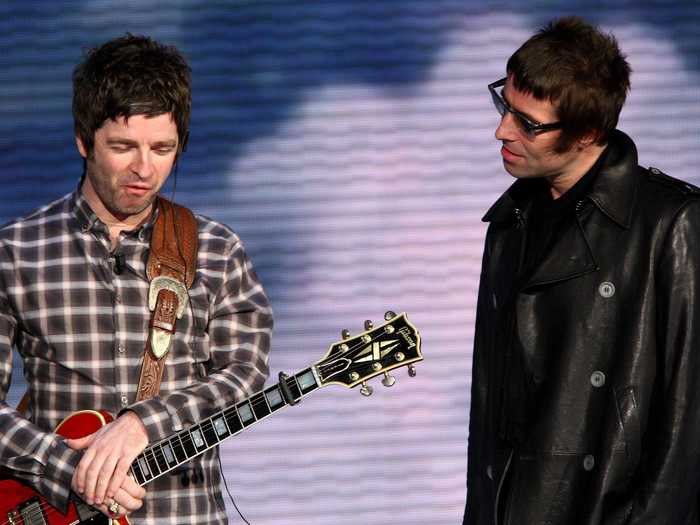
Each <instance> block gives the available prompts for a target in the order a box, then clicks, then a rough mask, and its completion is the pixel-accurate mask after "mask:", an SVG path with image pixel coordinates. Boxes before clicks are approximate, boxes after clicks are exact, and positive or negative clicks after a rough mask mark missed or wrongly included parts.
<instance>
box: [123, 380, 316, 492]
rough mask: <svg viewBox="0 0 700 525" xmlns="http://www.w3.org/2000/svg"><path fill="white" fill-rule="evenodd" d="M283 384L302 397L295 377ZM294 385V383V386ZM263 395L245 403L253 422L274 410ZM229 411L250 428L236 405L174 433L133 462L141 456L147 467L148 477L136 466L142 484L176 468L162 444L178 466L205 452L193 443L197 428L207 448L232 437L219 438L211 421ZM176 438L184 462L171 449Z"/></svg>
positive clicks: (229, 435)
mask: <svg viewBox="0 0 700 525" xmlns="http://www.w3.org/2000/svg"><path fill="white" fill-rule="evenodd" d="M297 375H298V374H297ZM285 383H286V384H287V387H288V388H292V387H294V386H296V388H297V389H298V390H299V393H300V394H301V395H302V396H303V393H302V392H301V388H300V387H299V385H298V381H297V379H296V375H294V376H291V377H289V378H287V379H286V380H285ZM295 383H296V385H295ZM265 394H266V392H265V391H264V390H263V391H261V392H258V393H256V394H254V395H253V396H251V397H250V398H248V399H247V400H246V402H247V403H248V404H250V405H251V408H252V411H253V417H254V419H255V421H254V422H257V421H259V420H260V419H262V417H266V416H268V415H270V414H272V413H273V411H274V410H273V409H272V407H270V406H269V403H268V401H267V400H266V395H265ZM283 406H284V399H283V404H282V405H280V406H279V407H278V408H277V409H279V408H282V407H283ZM261 407H266V408H267V410H268V411H269V412H268V413H267V414H265V415H264V416H262V417H257V415H256V414H255V409H256V408H258V409H259V408H261ZM231 409H233V410H234V411H235V413H236V415H237V416H238V419H239V421H240V423H241V425H242V428H246V427H247V426H250V424H252V423H250V424H249V425H245V424H244V423H243V421H242V420H241V418H240V413H239V411H238V406H237V405H233V406H231V407H229V408H228V409H226V408H225V409H223V410H221V411H219V413H217V414H214V415H213V416H210V417H208V418H207V419H206V420H204V421H203V422H202V423H199V424H198V425H196V426H195V427H191V428H188V429H185V430H183V431H180V432H178V433H176V434H175V436H173V437H171V438H167V439H166V440H163V441H162V442H159V443H154V444H153V445H151V446H150V447H147V448H146V449H145V450H144V451H143V452H141V454H139V455H138V456H137V457H136V459H135V461H134V463H137V464H138V461H139V458H141V456H143V459H144V460H145V461H146V466H147V467H148V472H149V475H146V474H145V473H144V472H143V468H142V467H141V465H140V464H139V465H138V467H139V470H140V471H141V477H142V478H144V482H143V484H145V483H147V482H150V481H152V480H153V479H155V478H157V477H158V476H161V475H162V474H165V473H167V472H169V471H170V470H172V469H173V468H175V467H176V466H177V465H175V466H172V467H171V466H170V463H169V462H168V460H167V458H166V457H165V452H164V451H163V448H162V447H163V443H164V442H166V441H167V442H168V444H170V448H171V450H172V451H173V456H174V457H175V459H176V460H177V461H178V465H180V464H182V463H184V462H186V461H189V460H190V459H192V458H194V457H195V456H197V455H198V454H199V453H203V452H204V451H205V450H206V449H204V450H201V451H200V450H199V448H200V447H198V446H197V445H196V443H195V442H194V437H193V436H192V432H193V431H196V430H197V427H199V428H200V429H201V430H202V438H203V441H204V444H205V445H207V448H211V447H214V446H216V445H218V444H219V443H221V441H223V440H224V439H227V438H229V437H231V436H232V435H234V434H235V433H232V432H230V430H228V429H227V431H228V432H229V434H228V435H227V436H219V435H218V433H217V431H216V428H215V427H214V424H213V420H214V419H216V418H217V417H220V416H219V414H221V415H222V416H221V417H223V418H224V419H226V416H227V415H226V414H225V412H229V411H230V410H231ZM277 409H275V410H277ZM242 428H241V429H242ZM241 429H239V431H240V430H241ZM207 430H211V431H213V433H214V434H215V436H216V439H217V442H216V443H214V444H212V445H209V444H208V443H207V440H206V437H205V435H204V432H205V431H207ZM176 436H177V437H179V438H180V442H181V444H182V448H183V451H184V453H185V454H186V456H188V457H186V458H185V460H184V461H179V460H178V458H177V455H176V453H175V451H174V448H173V446H172V443H171V440H172V439H174V437H176ZM183 437H184V438H185V439H184V440H183ZM185 443H187V444H189V445H191V446H192V447H193V448H194V451H195V452H194V454H190V453H189V452H188V451H187V449H186V447H185ZM156 447H160V453H161V454H162V456H163V459H164V460H165V462H164V463H163V462H162V461H160V460H159V459H158V457H157V452H156V451H155V448H156ZM149 454H150V455H149ZM149 457H150V458H151V459H152V460H153V462H154V463H155V464H156V466H157V468H158V470H159V472H158V473H157V474H155V473H154V469H153V467H152V466H151V465H150V463H149V461H148V459H149ZM163 464H165V468H164V469H163V468H161V466H162V465H163ZM132 466H133V463H132ZM149 478H150V479H149Z"/></svg>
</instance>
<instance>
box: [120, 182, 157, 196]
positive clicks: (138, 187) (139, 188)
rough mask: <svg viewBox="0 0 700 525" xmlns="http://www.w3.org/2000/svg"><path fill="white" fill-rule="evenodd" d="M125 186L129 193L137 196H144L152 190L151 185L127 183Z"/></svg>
mask: <svg viewBox="0 0 700 525" xmlns="http://www.w3.org/2000/svg"><path fill="white" fill-rule="evenodd" d="M124 188H125V189H126V192H127V193H128V194H129V195H133V196H135V197H143V196H144V195H146V194H147V193H148V192H149V191H151V187H150V186H144V185H143V184H127V185H126V186H124Z"/></svg>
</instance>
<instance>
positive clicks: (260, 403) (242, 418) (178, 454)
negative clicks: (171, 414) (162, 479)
mask: <svg viewBox="0 0 700 525" xmlns="http://www.w3.org/2000/svg"><path fill="white" fill-rule="evenodd" d="M285 384H286V385H287V387H288V390H289V392H290V394H291V396H292V399H293V402H297V401H299V400H300V399H301V398H302V397H304V396H305V395H306V394H309V393H310V392H313V391H314V390H316V389H317V388H319V385H318V383H317V382H316V378H315V377H314V374H313V372H312V371H311V368H307V369H305V370H302V371H301V372H299V373H297V374H295V375H293V376H290V377H288V378H287V379H286V380H285ZM288 404H289V403H288V402H287V400H286V399H285V396H284V394H283V392H282V387H281V385H280V384H279V383H278V384H276V385H274V386H271V387H269V388H266V389H265V390H262V391H260V392H258V393H256V394H253V395H252V396H250V397H249V398H247V399H245V400H243V401H241V402H239V403H236V404H234V405H232V406H230V407H227V408H225V409H223V410H221V411H219V412H217V413H215V414H214V415H212V416H210V417H208V418H207V419H205V420H204V421H202V422H200V423H198V424H197V425H193V426H191V427H189V428H187V429H185V430H181V431H180V432H177V433H176V434H173V435H172V436H170V437H168V438H166V439H164V440H162V441H159V442H157V443H155V444H153V445H149V446H148V447H146V449H145V450H144V451H143V452H142V453H141V454H140V455H139V456H138V457H137V458H136V460H135V461H134V463H133V464H132V465H131V473H132V475H133V477H134V479H135V480H136V481H137V482H138V483H139V485H145V484H146V483H149V482H150V481H153V480H154V479H155V478H157V477H159V476H161V475H163V474H165V473H167V472H170V471H171V470H173V469H175V468H177V467H178V466H180V465H182V464H183V463H186V462H187V461H189V460H191V459H192V458H194V457H196V456H199V455H200V454H202V453H204V452H205V451H207V450H208V449H210V448H212V447H215V446H216V445H218V444H219V443H221V442H222V441H223V440H225V439H227V438H229V437H231V436H234V435H236V434H238V433H239V432H242V431H243V429H245V428H247V427H249V426H251V425H254V424H255V423H257V422H258V421H260V420H261V419H264V418H266V417H267V416H269V415H270V414H272V413H273V412H277V411H278V410H280V409H282V408H284V407H285V406H287V405H288Z"/></svg>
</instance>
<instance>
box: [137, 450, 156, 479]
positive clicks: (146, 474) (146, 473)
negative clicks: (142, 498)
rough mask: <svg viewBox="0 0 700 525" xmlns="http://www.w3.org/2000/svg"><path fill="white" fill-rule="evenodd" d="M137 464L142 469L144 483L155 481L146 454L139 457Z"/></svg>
mask: <svg viewBox="0 0 700 525" xmlns="http://www.w3.org/2000/svg"><path fill="white" fill-rule="evenodd" d="M137 462H138V465H139V468H140V469H141V472H142V473H143V480H144V482H147V481H150V480H151V479H153V475H152V474H151V469H150V468H149V466H148V462H147V461H146V456H145V455H144V454H141V455H139V457H138V458H137Z"/></svg>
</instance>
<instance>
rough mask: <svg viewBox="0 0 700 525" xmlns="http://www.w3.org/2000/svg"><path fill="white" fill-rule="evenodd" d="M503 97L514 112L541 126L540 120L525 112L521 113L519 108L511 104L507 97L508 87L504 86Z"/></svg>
mask: <svg viewBox="0 0 700 525" xmlns="http://www.w3.org/2000/svg"><path fill="white" fill-rule="evenodd" d="M501 96H502V97H503V100H505V101H506V104H508V105H509V106H510V107H511V108H512V109H513V110H515V111H517V112H518V113H520V114H521V115H522V116H523V117H525V118H527V119H528V120H529V121H530V122H532V123H533V124H540V121H539V120H538V119H536V118H535V117H533V116H532V115H530V114H528V113H525V112H524V111H520V110H519V109H518V108H514V107H513V104H511V103H510V101H509V100H508V98H507V97H506V87H505V86H503V89H502V90H501Z"/></svg>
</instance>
